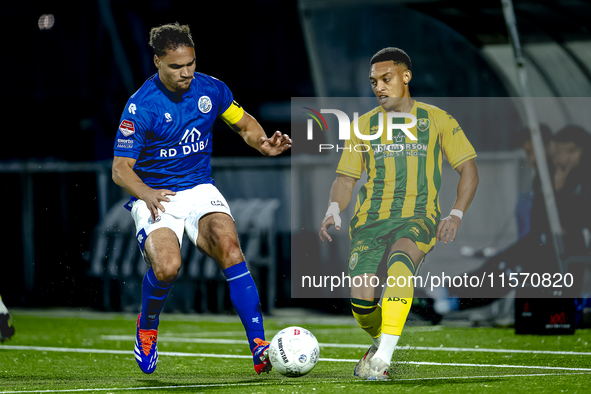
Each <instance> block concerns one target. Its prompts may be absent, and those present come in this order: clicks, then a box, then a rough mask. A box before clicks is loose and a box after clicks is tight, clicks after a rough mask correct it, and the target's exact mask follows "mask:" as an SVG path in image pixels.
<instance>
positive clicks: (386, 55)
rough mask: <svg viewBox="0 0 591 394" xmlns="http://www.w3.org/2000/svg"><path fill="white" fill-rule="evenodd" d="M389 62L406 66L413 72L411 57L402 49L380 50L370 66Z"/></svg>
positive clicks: (389, 48)
mask: <svg viewBox="0 0 591 394" xmlns="http://www.w3.org/2000/svg"><path fill="white" fill-rule="evenodd" d="M388 60H392V61H393V62H394V64H404V65H405V66H406V68H407V69H409V70H411V71H412V69H411V67H412V63H411V62H410V57H408V55H407V54H406V52H404V51H403V50H402V49H400V48H394V47H388V48H384V49H381V50H379V51H378V52H377V53H376V54H375V55H373V57H372V58H371V61H370V62H369V65H370V66H371V65H372V64H375V63H379V62H386V61H388Z"/></svg>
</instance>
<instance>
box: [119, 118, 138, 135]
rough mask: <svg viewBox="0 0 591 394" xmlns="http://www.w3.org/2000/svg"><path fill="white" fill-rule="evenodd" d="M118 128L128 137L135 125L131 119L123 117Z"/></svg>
mask: <svg viewBox="0 0 591 394" xmlns="http://www.w3.org/2000/svg"><path fill="white" fill-rule="evenodd" d="M119 130H120V131H121V134H123V135H124V136H126V137H129V136H130V135H132V134H133V133H135V125H134V124H133V122H132V121H131V120H127V119H123V121H121V124H120V125H119Z"/></svg>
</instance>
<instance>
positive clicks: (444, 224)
mask: <svg viewBox="0 0 591 394" xmlns="http://www.w3.org/2000/svg"><path fill="white" fill-rule="evenodd" d="M461 225H462V219H460V218H459V217H457V216H456V215H449V216H447V217H445V218H443V219H441V221H440V222H439V225H438V226H437V231H436V236H435V238H437V240H438V241H439V242H443V243H447V241H449V240H450V238H451V241H452V242H453V241H454V239H456V235H458V229H459V228H460V226H461Z"/></svg>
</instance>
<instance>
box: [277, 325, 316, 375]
mask: <svg viewBox="0 0 591 394" xmlns="http://www.w3.org/2000/svg"><path fill="white" fill-rule="evenodd" d="M319 356H320V348H319V346H318V341H317V340H316V337H315V336H314V334H312V333H311V332H310V331H308V330H306V329H305V328H302V327H287V328H284V329H283V330H281V331H279V332H278V333H277V335H275V336H274V337H273V340H272V341H271V346H269V359H270V360H271V365H273V368H274V369H275V370H276V371H277V372H279V373H280V374H282V375H285V376H290V377H298V376H303V375H305V374H307V373H308V372H310V371H311V370H312V368H314V366H315V365H316V363H317V362H318V357H319Z"/></svg>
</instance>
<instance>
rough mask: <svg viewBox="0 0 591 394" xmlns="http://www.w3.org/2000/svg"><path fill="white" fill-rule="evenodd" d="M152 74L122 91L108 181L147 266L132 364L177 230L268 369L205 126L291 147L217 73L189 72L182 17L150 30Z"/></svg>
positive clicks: (174, 253)
mask: <svg viewBox="0 0 591 394" xmlns="http://www.w3.org/2000/svg"><path fill="white" fill-rule="evenodd" d="M150 46H151V47H152V49H153V51H154V63H155V65H156V67H157V68H158V73H156V74H155V75H153V76H152V77H150V78H149V79H148V80H147V81H146V82H145V83H144V85H143V86H142V87H141V88H140V89H139V90H138V91H137V92H136V93H135V94H134V95H133V96H131V98H130V99H129V101H128V102H127V104H126V107H125V109H124V111H123V115H122V116H121V120H120V124H119V129H118V131H117V137H116V140H115V147H114V151H115V158H114V160H113V180H114V181H115V183H117V185H119V186H121V187H123V188H124V189H125V190H126V191H127V192H129V194H131V201H130V202H129V203H128V204H127V205H126V207H127V208H128V209H129V210H130V211H131V215H132V216H133V219H134V221H135V224H136V237H137V241H138V244H139V247H140V249H141V251H142V253H143V255H144V258H145V260H146V262H147V263H148V264H149V265H150V268H149V269H148V271H147V273H146V275H145V276H144V280H143V285H142V308H141V312H140V315H139V316H138V320H137V335H136V342H135V351H134V354H135V358H136V360H137V362H138V365H139V367H140V369H141V370H142V371H143V372H145V373H148V374H149V373H152V372H154V370H155V369H156V363H157V361H158V350H157V347H156V342H157V336H158V323H159V315H160V311H161V310H162V307H163V305H164V301H165V300H166V296H167V295H168V292H169V290H170V287H171V285H172V283H173V281H174V280H175V278H176V276H177V274H178V271H179V269H180V267H181V252H180V245H181V241H182V237H183V233H184V232H186V233H187V235H188V237H189V239H190V240H191V242H192V243H193V244H195V245H196V246H197V248H198V249H199V250H200V251H201V252H203V253H206V254H207V255H208V256H210V257H211V258H213V259H214V260H215V262H216V263H217V265H218V266H219V267H220V269H222V270H223V272H224V275H225V276H226V280H227V282H228V286H229V288H230V298H231V300H232V304H233V306H234V309H235V310H236V312H237V313H238V315H239V317H240V320H241V321H242V324H243V325H244V328H245V330H246V336H247V338H248V343H249V346H250V350H251V351H252V354H253V361H254V369H255V371H256V372H257V373H258V374H260V373H261V372H269V371H270V370H271V363H270V362H269V357H268V349H269V343H268V342H267V341H265V332H264V328H263V317H262V314H261V305H260V301H259V295H258V292H257V288H256V285H255V283H254V281H253V279H252V276H251V275H250V272H249V271H248V268H247V266H246V262H245V261H244V260H245V259H244V255H243V254H242V251H241V249H240V244H239V241H238V236H237V234H236V227H235V225H234V220H233V218H232V214H231V212H230V208H229V207H228V204H227V202H226V200H225V199H224V197H223V196H222V195H221V193H220V192H219V191H218V189H217V188H216V187H215V183H214V180H213V179H212V178H211V165H210V159H211V152H212V133H211V130H212V126H213V122H214V121H215V119H216V118H217V117H218V116H220V117H221V118H222V119H223V120H224V121H225V122H226V123H227V124H228V125H229V126H230V127H231V128H232V129H233V130H234V131H236V132H237V133H239V134H240V135H241V136H242V138H243V139H244V141H245V142H246V143H247V144H248V145H250V146H251V147H253V148H255V149H257V150H258V151H259V152H261V154H263V155H265V156H276V155H279V154H281V153H283V152H284V151H285V150H287V149H289V148H290V147H291V139H290V138H289V136H288V135H283V134H281V133H280V132H279V131H277V132H276V133H275V134H273V136H272V137H271V138H267V136H266V134H265V131H264V130H263V128H262V127H261V126H260V125H259V123H258V122H257V121H256V119H254V118H253V117H252V116H251V115H249V114H248V113H247V112H245V111H244V110H243V109H242V108H241V107H240V105H239V104H238V103H237V102H236V101H234V99H233V96H232V92H231V91H230V90H229V89H228V87H227V86H226V85H225V84H224V83H223V82H222V81H220V80H218V79H216V78H213V77H210V76H208V75H205V74H201V73H197V72H195V49H194V48H195V46H194V44H193V39H192V37H191V32H190V30H189V26H186V25H179V24H178V22H177V23H175V24H168V25H163V26H160V27H156V28H153V29H152V30H151V31H150Z"/></svg>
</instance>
